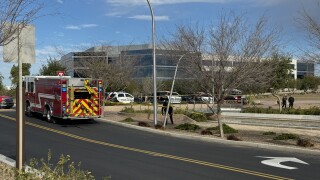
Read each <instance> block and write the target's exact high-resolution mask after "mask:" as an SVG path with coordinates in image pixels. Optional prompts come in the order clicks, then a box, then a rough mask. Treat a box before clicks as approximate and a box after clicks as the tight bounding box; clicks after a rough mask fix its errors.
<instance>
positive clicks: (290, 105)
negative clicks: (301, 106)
mask: <svg viewBox="0 0 320 180" xmlns="http://www.w3.org/2000/svg"><path fill="white" fill-rule="evenodd" d="M288 102H289V108H291V109H292V108H293V103H294V97H293V96H291V95H290V97H289V99H288Z"/></svg>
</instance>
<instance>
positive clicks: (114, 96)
mask: <svg viewBox="0 0 320 180" xmlns="http://www.w3.org/2000/svg"><path fill="white" fill-rule="evenodd" d="M107 100H110V101H112V102H121V103H126V104H127V103H132V102H134V96H132V95H131V94H129V93H126V92H112V93H110V94H109V95H108V97H107Z"/></svg>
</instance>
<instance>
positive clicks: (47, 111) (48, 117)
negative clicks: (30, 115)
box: [46, 107, 56, 123]
mask: <svg viewBox="0 0 320 180" xmlns="http://www.w3.org/2000/svg"><path fill="white" fill-rule="evenodd" d="M46 119H47V121H48V122H49V123H56V121H55V120H54V118H53V117H52V114H51V111H50V108H48V107H47V108H46Z"/></svg>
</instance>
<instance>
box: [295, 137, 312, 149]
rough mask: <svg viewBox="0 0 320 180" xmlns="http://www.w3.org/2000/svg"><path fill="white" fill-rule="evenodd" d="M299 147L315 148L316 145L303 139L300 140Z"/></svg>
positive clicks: (298, 141)
mask: <svg viewBox="0 0 320 180" xmlns="http://www.w3.org/2000/svg"><path fill="white" fill-rule="evenodd" d="M297 145H298V146H302V147H313V146H314V144H313V143H311V140H310V139H301V138H298V140H297Z"/></svg>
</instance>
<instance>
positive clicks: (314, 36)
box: [298, 2, 320, 62]
mask: <svg viewBox="0 0 320 180" xmlns="http://www.w3.org/2000/svg"><path fill="white" fill-rule="evenodd" d="M315 6H316V7H317V9H318V11H317V12H316V13H317V14H315V15H312V14H311V13H309V12H308V11H307V10H306V9H303V11H302V12H301V17H300V18H299V19H298V23H299V24H300V25H302V28H303V30H304V31H305V32H306V39H307V41H308V43H309V46H310V48H309V49H303V50H302V51H303V52H304V55H305V57H307V59H308V60H312V61H317V62H320V19H319V16H320V3H319V2H318V4H316V5H315Z"/></svg>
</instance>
